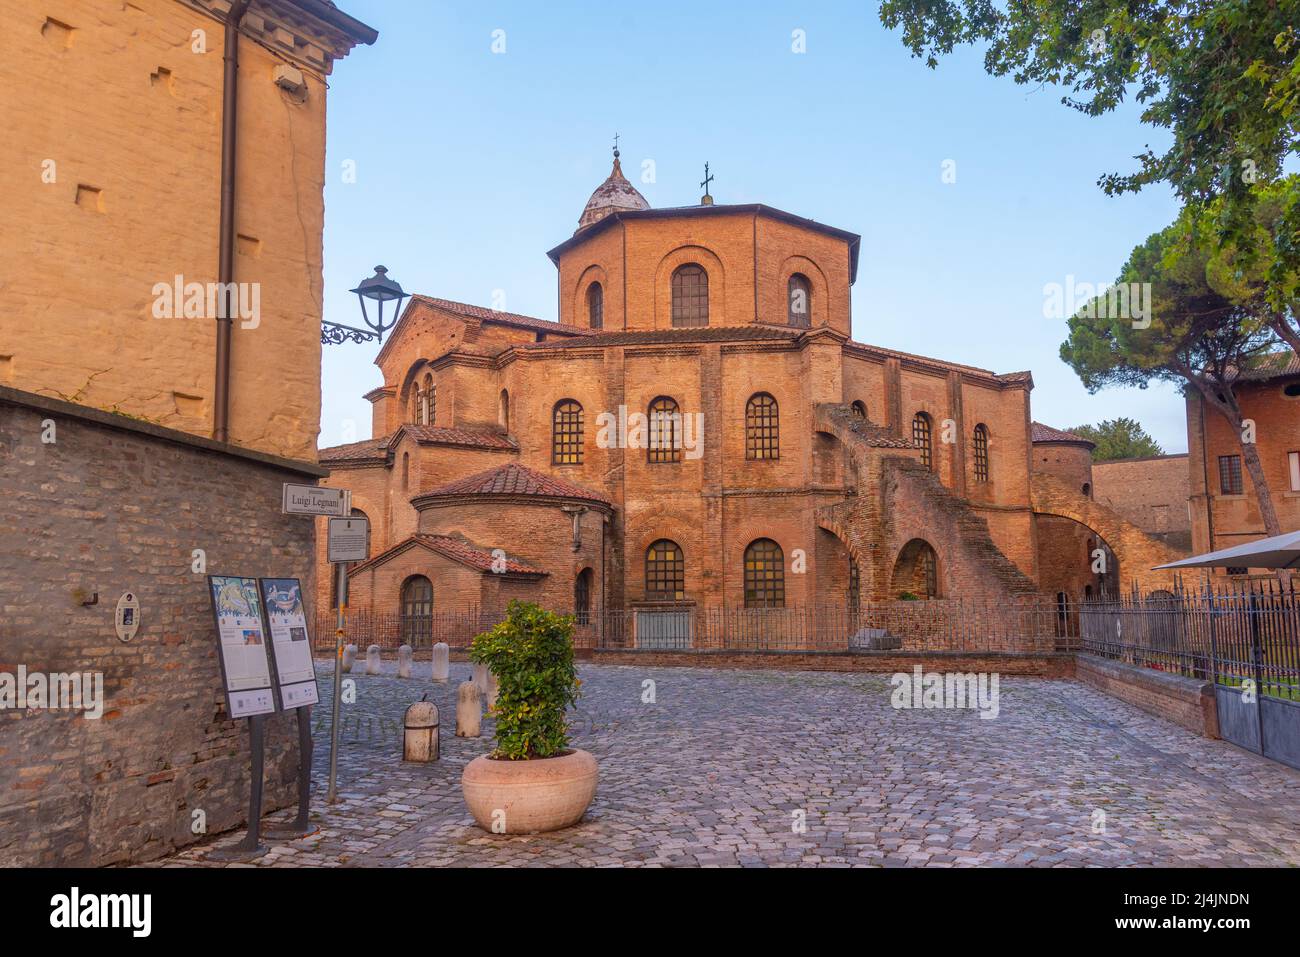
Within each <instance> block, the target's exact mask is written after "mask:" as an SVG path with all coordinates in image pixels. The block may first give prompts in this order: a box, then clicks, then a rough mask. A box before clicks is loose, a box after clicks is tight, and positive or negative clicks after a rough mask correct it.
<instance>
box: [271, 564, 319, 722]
mask: <svg viewBox="0 0 1300 957" xmlns="http://www.w3.org/2000/svg"><path fill="white" fill-rule="evenodd" d="M258 581H259V582H260V583H261V586H262V599H263V604H264V606H265V608H266V621H267V624H268V625H269V627H270V630H271V650H272V652H273V653H274V654H275V671H276V676H277V678H278V679H279V682H280V707H281V708H282V709H283V710H285V711H290V710H292V709H293V708H302V707H306V706H307V705H311V704H316V703H317V702H318V701H320V692H319V691H318V689H317V687H316V668H315V667H314V666H313V665H312V660H311V635H310V634H309V633H308V631H307V613H306V612H305V611H304V610H303V607H302V584H301V583H300V582H299V581H298V579H296V578H260V579H258Z"/></svg>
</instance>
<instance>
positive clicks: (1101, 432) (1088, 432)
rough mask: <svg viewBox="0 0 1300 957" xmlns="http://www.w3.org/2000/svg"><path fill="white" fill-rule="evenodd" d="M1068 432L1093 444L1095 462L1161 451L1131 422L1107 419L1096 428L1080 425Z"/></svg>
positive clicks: (1133, 421)
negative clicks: (1094, 446)
mask: <svg viewBox="0 0 1300 957" xmlns="http://www.w3.org/2000/svg"><path fill="white" fill-rule="evenodd" d="M1070 431H1071V432H1073V433H1074V434H1075V435H1078V436H1081V437H1083V438H1085V439H1087V440H1088V441H1090V442H1093V443H1095V445H1096V448H1094V449H1093V450H1092V458H1093V461H1095V462H1110V461H1114V460H1116V459H1137V458H1143V457H1145V456H1148V455H1163V454H1164V451H1165V450H1164V449H1162V448H1161V447H1160V443H1159V442H1157V441H1156V440H1155V439H1153V438H1152V437H1151V436H1150V435H1148V434H1147V431H1146V430H1145V429H1144V428H1142V426H1141V424H1140V423H1139V422H1137V421H1136V420H1135V419H1129V418H1125V417H1120V418H1118V419H1107V420H1105V421H1104V422H1102V423H1100V424H1099V425H1080V426H1078V427H1077V428H1073V429H1070Z"/></svg>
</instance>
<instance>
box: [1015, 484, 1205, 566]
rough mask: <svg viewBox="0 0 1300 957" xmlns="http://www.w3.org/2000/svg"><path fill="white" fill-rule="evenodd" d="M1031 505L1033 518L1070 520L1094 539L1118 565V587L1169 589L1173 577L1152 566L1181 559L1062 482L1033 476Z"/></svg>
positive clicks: (1130, 524)
mask: <svg viewBox="0 0 1300 957" xmlns="http://www.w3.org/2000/svg"><path fill="white" fill-rule="evenodd" d="M1030 503H1031V506H1032V508H1033V510H1034V514H1036V515H1055V516H1057V517H1059V518H1068V519H1072V520H1073V521H1075V522H1078V523H1079V524H1080V525H1083V526H1085V527H1086V528H1088V529H1089V530H1090V531H1092V532H1093V533H1094V534H1095V535H1097V536H1098V537H1099V538H1100V539H1101V540H1102V541H1103V542H1105V543H1106V545H1107V547H1108V548H1110V550H1111V552H1112V553H1113V554H1114V555H1115V558H1116V559H1117V560H1118V561H1119V570H1120V573H1121V575H1123V576H1125V577H1124V578H1123V579H1121V581H1120V587H1121V588H1123V587H1124V586H1125V585H1129V584H1131V585H1136V586H1137V587H1138V588H1139V589H1141V590H1143V591H1149V590H1154V589H1157V588H1171V587H1173V586H1174V584H1175V578H1176V576H1175V575H1174V573H1173V572H1172V571H1171V570H1169V569H1165V570H1162V571H1155V570H1154V566H1156V565H1163V564H1165V563H1167V562H1173V561H1177V560H1178V559H1180V558H1182V557H1184V556H1183V555H1182V554H1181V553H1180V552H1177V551H1175V550H1174V549H1172V548H1170V547H1169V546H1168V545H1166V544H1165V543H1164V542H1162V541H1160V540H1159V539H1156V538H1152V537H1151V536H1150V535H1148V534H1147V533H1146V532H1144V531H1142V529H1140V528H1138V527H1137V526H1136V525H1134V524H1133V523H1131V522H1129V521H1127V520H1125V519H1124V518H1123V517H1121V516H1120V515H1119V514H1118V513H1116V512H1113V511H1111V510H1110V509H1108V508H1106V506H1104V505H1101V504H1099V503H1097V502H1095V501H1093V500H1092V499H1091V498H1089V497H1088V496H1086V495H1083V494H1082V493H1081V492H1079V491H1078V490H1077V489H1076V488H1075V487H1074V486H1072V485H1070V484H1069V483H1068V482H1066V481H1065V480H1064V479H1061V478H1058V477H1057V476H1055V475H1048V474H1046V473H1043V472H1036V473H1034V475H1033V476H1032V479H1031V482H1030Z"/></svg>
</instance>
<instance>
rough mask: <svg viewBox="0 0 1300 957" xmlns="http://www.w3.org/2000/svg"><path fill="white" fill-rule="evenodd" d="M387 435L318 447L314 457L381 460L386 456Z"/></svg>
mask: <svg viewBox="0 0 1300 957" xmlns="http://www.w3.org/2000/svg"><path fill="white" fill-rule="evenodd" d="M388 440H389V436H387V435H384V436H380V437H379V438H377V439H365V440H364V441H361V442H349V443H348V444H346V445H331V446H329V447H328V448H324V449H318V450H317V453H316V457H317V458H318V459H319V460H320V461H322V462H365V461H370V460H373V459H378V460H380V461H382V460H383V459H384V458H386V457H387V446H388Z"/></svg>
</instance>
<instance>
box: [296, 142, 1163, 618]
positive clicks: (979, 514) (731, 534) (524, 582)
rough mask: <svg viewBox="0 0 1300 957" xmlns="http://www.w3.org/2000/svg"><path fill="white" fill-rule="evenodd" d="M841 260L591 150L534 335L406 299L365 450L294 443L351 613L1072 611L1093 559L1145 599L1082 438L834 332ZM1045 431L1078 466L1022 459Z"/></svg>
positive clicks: (831, 235)
mask: <svg viewBox="0 0 1300 957" xmlns="http://www.w3.org/2000/svg"><path fill="white" fill-rule="evenodd" d="M858 249H859V237H858V236H857V235H855V234H854V233H851V232H846V231H844V230H842V229H837V228H833V227H830V226H827V225H824V224H821V223H816V222H813V221H811V220H807V219H803V218H801V217H799V216H795V215H792V214H790V213H787V212H783V211H781V210H777V209H773V208H771V207H768V206H763V205H757V204H754V205H739V206H736V205H730V206H729V205H715V204H713V202H712V200H711V198H710V197H704V199H703V200H702V201H701V202H700V203H699V204H698V205H694V206H682V207H674V208H669V209H652V208H650V206H649V204H648V203H647V202H646V201H645V199H644V198H643V197H642V196H641V195H640V193H639V192H637V190H636V189H635V187H633V186H632V184H631V183H629V182H628V181H627V179H626V178H624V176H623V174H622V171H621V169H620V164H619V160H618V157H617V153H616V154H615V159H614V168H613V170H612V172H611V174H610V176H609V178H608V179H607V180H606V181H605V182H604V183H603V184H601V185H600V187H599V188H598V189H597V190H596V192H595V193H594V194H593V195H592V197H591V199H590V201H589V202H588V204H587V206H586V208H585V209H584V210H583V212H582V215H581V217H580V220H579V227H578V229H577V231H576V232H575V233H574V234H573V236H572V237H570V238H569V239H567V240H565V241H564V242H562V243H561V244H560V245H558V246H556V247H555V248H554V249H552V250H551V251H550V252H549V254H548V255H549V256H550V258H551V260H552V262H553V263H554V264H555V266H556V269H557V287H558V288H557V301H558V311H559V321H558V322H550V321H545V320H541V319H537V318H534V317H530V316H522V315H517V314H513V313H507V312H500V311H494V310H490V309H486V308H482V307H479V306H474V305H468V304H464V303H458V302H451V301H448V300H444V299H438V298H434V297H430V296H415V297H413V299H412V301H411V302H410V303H409V305H408V307H407V308H406V310H405V312H404V313H403V315H402V318H401V320H400V321H399V323H398V324H397V326H396V328H395V329H394V331H393V333H392V335H391V337H390V338H389V340H388V341H387V343H386V344H385V345H384V347H383V349H382V350H381V351H380V353H379V355H378V357H377V359H376V364H377V365H378V367H379V369H380V371H381V372H382V374H383V383H384V384H383V385H382V386H380V387H379V388H376V389H374V390H372V391H371V392H370V393H368V394H367V396H366V398H367V399H368V400H369V401H370V402H371V403H372V406H373V428H372V434H373V435H374V436H375V437H374V438H372V439H369V440H366V441H363V442H355V443H351V444H348V445H342V446H336V447H333V448H328V449H324V450H322V452H321V456H320V458H321V463H322V464H323V465H325V466H326V467H328V468H329V469H331V471H332V475H331V477H330V478H329V480H328V483H329V484H331V485H334V486H338V487H343V488H347V489H350V490H351V491H352V493H353V504H354V506H355V508H356V509H357V511H358V512H359V513H363V514H365V515H366V516H367V517H368V518H369V519H370V520H371V523H372V536H373V538H372V548H371V553H370V554H371V556H372V557H371V559H370V561H368V562H367V563H365V564H363V565H361V566H360V567H357V568H354V569H353V571H352V573H351V577H350V584H349V602H348V604H349V606H350V607H351V608H353V609H360V610H364V611H372V612H380V613H391V614H398V613H399V612H402V611H409V612H410V613H411V614H413V615H414V614H419V613H420V612H421V611H422V610H427V609H428V608H430V607H433V608H436V609H441V610H448V609H459V608H469V607H478V608H480V609H483V610H486V611H489V612H494V611H498V610H500V607H501V605H502V603H503V602H504V601H506V600H507V599H508V598H511V597H523V598H530V599H532V600H535V601H538V602H541V603H543V604H545V605H548V606H550V607H553V608H557V609H565V610H569V609H579V610H591V611H593V612H596V611H600V610H601V609H622V608H638V609H640V608H647V607H648V608H660V607H663V608H673V607H696V608H717V607H722V608H729V609H730V608H746V607H773V606H785V607H791V606H798V605H839V606H843V605H844V604H845V603H846V602H847V603H852V602H857V601H883V600H889V599H896V598H898V597H900V596H906V597H909V598H911V597H916V598H920V599H925V598H931V597H960V596H965V595H970V596H979V597H983V598H992V599H995V600H997V599H1002V598H1011V597H1014V596H1032V595H1038V594H1048V595H1055V594H1057V593H1058V592H1068V593H1069V594H1071V595H1072V596H1073V595H1075V594H1079V593H1082V591H1083V590H1084V588H1085V587H1088V586H1089V585H1090V584H1091V583H1092V581H1091V580H1090V579H1089V578H1088V575H1089V574H1090V572H1089V568H1090V565H1089V564H1088V563H1089V562H1090V561H1091V558H1090V555H1091V553H1092V551H1093V549H1095V548H1097V547H1101V546H1104V547H1105V548H1106V549H1107V551H1108V555H1110V556H1111V557H1112V558H1113V559H1114V560H1115V561H1114V562H1113V564H1112V565H1111V567H1110V568H1109V570H1108V571H1109V575H1108V578H1107V579H1106V582H1108V583H1109V587H1110V588H1111V589H1115V588H1118V587H1119V586H1120V584H1121V583H1125V584H1127V583H1130V582H1133V581H1136V582H1138V583H1140V584H1142V585H1143V586H1146V587H1159V586H1162V585H1164V584H1166V579H1165V578H1164V576H1163V575H1162V574H1161V573H1153V572H1151V571H1150V566H1151V565H1154V564H1157V563H1158V562H1157V560H1169V559H1171V558H1173V557H1176V554H1175V553H1173V552H1171V551H1170V550H1169V549H1167V548H1166V547H1165V546H1164V545H1163V544H1162V543H1161V542H1158V541H1156V540H1154V539H1152V538H1150V537H1149V536H1147V535H1145V534H1144V533H1143V532H1142V531H1141V530H1140V529H1139V528H1138V527H1137V526H1135V525H1133V524H1131V523H1130V522H1128V521H1126V520H1125V519H1123V518H1121V517H1120V516H1119V515H1118V514H1116V513H1114V512H1112V511H1110V510H1109V509H1107V508H1105V507H1104V506H1102V505H1099V504H1098V503H1097V502H1096V501H1095V500H1094V499H1093V498H1092V496H1091V493H1090V482H1091V478H1090V476H1086V475H1084V474H1083V473H1084V472H1086V470H1087V469H1088V468H1089V467H1090V465H1089V464H1088V450H1089V449H1090V446H1089V444H1088V443H1086V442H1084V441H1083V440H1081V439H1079V438H1078V437H1077V436H1073V435H1070V434H1069V433H1059V432H1056V431H1055V430H1051V429H1047V430H1046V432H1045V433H1042V434H1039V435H1035V430H1036V429H1045V428H1046V427H1036V426H1034V425H1033V423H1032V419H1031V414H1030V392H1031V390H1032V388H1033V379H1032V377H1031V375H1030V374H1029V373H1028V372H1013V373H1009V374H997V373H994V372H991V371H987V370H984V369H978V368H974V367H971V366H967V365H962V364H960V363H955V362H949V361H943V360H939V359H933V358H927V357H924V356H919V355H911V354H907V353H902V352H897V351H893V350H889V349H883V348H879V347H876V346H871V345H868V344H865V343H861V342H855V341H854V340H853V339H852V338H851V336H850V328H851V315H850V298H849V292H850V287H851V286H852V285H853V283H854V281H855V279H856V278H857V273H858ZM656 414H658V415H656ZM638 420H640V421H638ZM639 425H640V426H641V427H640V428H638V426H639ZM1062 437H1063V440H1064V442H1065V443H1066V445H1067V446H1068V447H1071V448H1073V449H1074V450H1075V451H1076V452H1077V451H1078V450H1080V449H1081V450H1082V457H1081V458H1080V457H1079V456H1078V455H1075V456H1074V458H1073V459H1072V460H1071V462H1070V463H1069V465H1068V467H1057V464H1056V463H1055V462H1047V461H1043V462H1040V461H1039V460H1040V459H1044V454H1043V453H1044V452H1045V451H1047V452H1050V451H1052V449H1053V448H1054V446H1053V445H1052V441H1051V440H1052V439H1053V438H1055V439H1057V440H1061V439H1062ZM1036 438H1037V439H1044V440H1047V441H1046V444H1045V445H1044V444H1043V443H1041V442H1036V441H1035V439H1036ZM1061 468H1066V471H1067V472H1069V478H1068V479H1066V478H1063V477H1062V472H1061ZM1054 469H1055V472H1054V471H1053V470H1054ZM1069 470H1073V472H1070V471H1069ZM1075 472H1077V473H1079V474H1078V475H1075V474H1074V473H1075ZM1041 522H1048V523H1051V524H1052V525H1053V527H1054V529H1053V535H1052V536H1044V535H1043V534H1042V532H1041V528H1040V523H1041ZM1062 529H1064V530H1067V531H1068V532H1069V536H1070V540H1071V541H1074V540H1076V539H1077V543H1078V547H1077V548H1075V549H1073V551H1072V552H1070V554H1068V555H1066V554H1065V553H1063V552H1062V551H1061V550H1060V549H1059V548H1055V549H1054V548H1053V547H1049V546H1059V544H1060V541H1061V538H1062V536H1061V534H1060V531H1061V530H1062ZM1044 538H1050V539H1051V541H1050V543H1044ZM1089 544H1091V546H1092V547H1091V548H1085V546H1086V545H1089ZM494 555H495V556H496V557H497V559H498V560H497V562H496V564H495V565H494V564H493V560H492V559H493V556H494ZM318 561H319V562H320V568H319V573H318V576H317V583H318V585H317V587H318V588H319V589H320V590H321V593H320V596H319V598H320V600H321V603H322V607H327V606H329V605H332V604H333V603H334V595H333V593H332V589H331V585H330V582H331V577H330V575H329V574H328V573H327V570H326V565H325V561H324V554H323V544H321V545H318ZM1095 584H1096V585H1097V586H1098V587H1101V586H1102V585H1103V582H1102V579H1100V578H1097V579H1096V581H1095Z"/></svg>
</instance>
